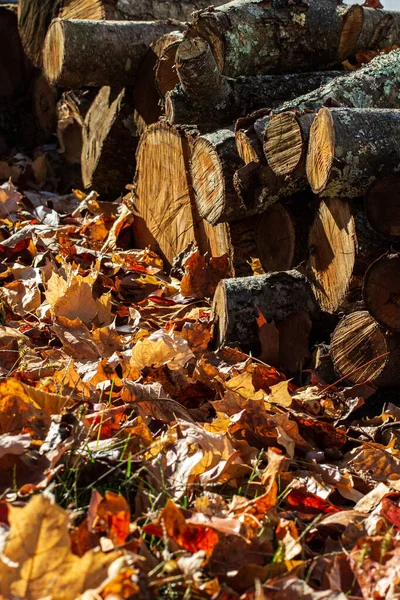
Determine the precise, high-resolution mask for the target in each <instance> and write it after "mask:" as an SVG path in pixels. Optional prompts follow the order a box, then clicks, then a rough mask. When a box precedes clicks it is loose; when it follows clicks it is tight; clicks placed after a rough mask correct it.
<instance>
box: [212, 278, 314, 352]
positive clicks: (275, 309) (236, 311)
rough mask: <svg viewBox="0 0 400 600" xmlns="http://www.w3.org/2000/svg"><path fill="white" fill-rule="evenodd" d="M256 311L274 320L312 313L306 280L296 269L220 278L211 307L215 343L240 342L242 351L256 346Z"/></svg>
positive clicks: (235, 343) (236, 343) (228, 343)
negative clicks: (221, 279) (236, 277)
mask: <svg viewBox="0 0 400 600" xmlns="http://www.w3.org/2000/svg"><path fill="white" fill-rule="evenodd" d="M258 311H261V313H262V314H263V316H264V317H265V318H266V319H267V320H268V319H273V320H274V321H275V322H277V323H278V322H281V321H284V320H285V319H286V318H287V317H288V316H289V315H293V314H296V313H299V312H306V313H307V314H311V315H315V314H316V312H317V307H316V303H315V299H314V295H313V293H312V290H311V286H310V284H309V282H308V281H307V279H306V278H305V277H303V276H302V275H300V274H299V273H298V272H297V271H282V272H276V273H269V274H267V275H260V276H258V277H242V278H238V279H224V280H223V281H221V282H220V283H219V285H218V288H217V290H216V292H215V296H214V302H213V307H212V318H213V319H214V339H215V341H216V343H217V345H218V346H221V345H224V344H226V345H240V346H241V347H242V348H243V349H244V350H245V351H252V350H254V349H255V348H257V347H258V346H259V327H258V325H257V321H256V319H257V317H258V316H259V312H258Z"/></svg>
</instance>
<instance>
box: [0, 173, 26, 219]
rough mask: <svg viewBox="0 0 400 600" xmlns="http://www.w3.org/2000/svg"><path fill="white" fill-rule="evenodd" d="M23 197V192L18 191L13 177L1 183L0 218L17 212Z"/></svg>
mask: <svg viewBox="0 0 400 600" xmlns="http://www.w3.org/2000/svg"><path fill="white" fill-rule="evenodd" d="M21 198H22V194H20V193H19V192H18V191H17V188H16V187H15V185H13V183H12V182H11V179H9V181H7V182H6V183H3V185H0V218H2V219H4V218H7V217H9V216H10V215H11V214H13V213H16V212H17V210H18V202H19V201H20V200H21Z"/></svg>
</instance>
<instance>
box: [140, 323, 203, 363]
mask: <svg viewBox="0 0 400 600" xmlns="http://www.w3.org/2000/svg"><path fill="white" fill-rule="evenodd" d="M193 357H194V354H193V352H192V351H191V350H190V348H189V345H188V343H187V342H186V341H185V340H184V339H182V338H181V337H179V336H177V335H174V334H173V333H167V332H166V331H163V330H162V329H160V330H159V331H155V332H154V333H152V334H151V335H150V336H149V337H148V338H146V339H141V340H139V341H138V342H137V343H136V344H135V345H134V347H133V349H132V357H131V361H130V364H131V367H133V368H134V369H137V370H138V371H141V370H142V369H144V368H145V367H161V366H162V365H168V367H169V368H170V369H172V370H175V369H182V368H183V367H184V366H185V364H186V363H187V362H188V361H189V360H190V359H191V358H193Z"/></svg>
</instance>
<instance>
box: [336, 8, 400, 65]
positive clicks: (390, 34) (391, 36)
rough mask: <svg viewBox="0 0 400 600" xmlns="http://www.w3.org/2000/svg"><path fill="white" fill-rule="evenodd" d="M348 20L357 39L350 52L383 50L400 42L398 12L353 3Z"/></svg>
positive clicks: (399, 15) (399, 14)
mask: <svg viewBox="0 0 400 600" xmlns="http://www.w3.org/2000/svg"><path fill="white" fill-rule="evenodd" d="M348 20H349V25H350V23H351V27H352V28H353V36H354V37H355V38H356V39H357V44H356V46H355V47H353V48H352V50H351V51H350V52H356V51H358V50H383V49H384V48H391V47H392V46H394V45H398V44H400V12H394V11H389V10H376V9H374V8H366V7H364V6H358V5H355V6H352V7H351V9H350V11H349V13H348ZM350 52H347V55H348V54H350Z"/></svg>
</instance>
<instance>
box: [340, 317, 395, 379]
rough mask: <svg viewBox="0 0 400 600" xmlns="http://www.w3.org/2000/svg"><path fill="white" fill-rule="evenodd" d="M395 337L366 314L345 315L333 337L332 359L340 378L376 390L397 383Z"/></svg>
mask: <svg viewBox="0 0 400 600" xmlns="http://www.w3.org/2000/svg"><path fill="white" fill-rule="evenodd" d="M399 349H400V344H399V338H398V336H393V335H391V334H388V333H386V332H385V331H384V330H383V329H382V328H381V327H380V326H379V324H378V323H377V322H376V321H375V320H374V319H373V318H372V317H371V315H370V314H369V313H368V312H367V311H360V312H355V313H352V314H350V315H346V316H345V317H344V318H343V319H342V320H341V321H340V323H339V325H338V326H337V327H336V329H335V331H334V332H333V335H332V341H331V356H332V360H333V364H334V367H335V369H336V371H337V373H338V374H339V375H340V376H341V377H345V378H346V380H347V381H349V382H351V383H364V382H365V381H371V382H372V383H374V384H375V385H378V386H392V385H398V384H399V383H400V369H399V366H400V351H399Z"/></svg>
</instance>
